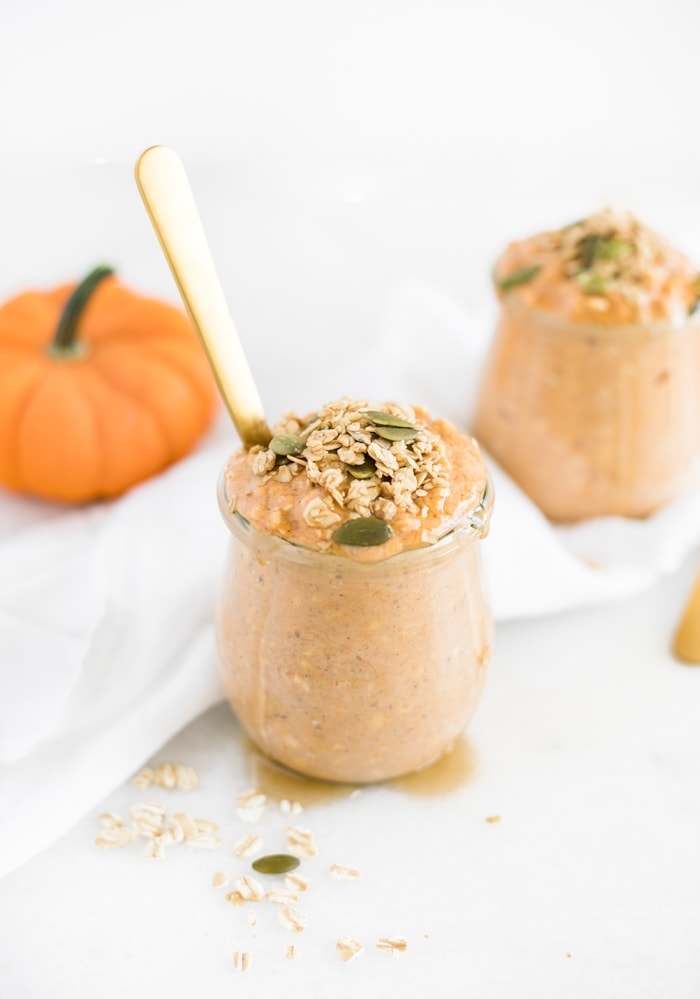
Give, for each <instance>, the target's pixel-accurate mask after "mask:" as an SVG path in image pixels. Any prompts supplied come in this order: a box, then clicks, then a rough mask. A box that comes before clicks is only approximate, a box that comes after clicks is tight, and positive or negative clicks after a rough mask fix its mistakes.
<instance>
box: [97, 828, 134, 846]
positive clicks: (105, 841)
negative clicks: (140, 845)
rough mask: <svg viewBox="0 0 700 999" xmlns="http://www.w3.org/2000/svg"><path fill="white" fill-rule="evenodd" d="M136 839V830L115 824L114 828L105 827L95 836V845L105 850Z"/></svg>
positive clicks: (124, 844)
mask: <svg viewBox="0 0 700 999" xmlns="http://www.w3.org/2000/svg"><path fill="white" fill-rule="evenodd" d="M135 839H136V832H135V830H133V829H127V828H126V826H114V827H113V828H112V829H105V830H103V832H101V833H100V834H99V836H97V837H96V838H95V845H96V846H99V847H102V849H103V850H114V849H116V848H117V847H120V846H126V845H127V843H133V841H134V840H135Z"/></svg>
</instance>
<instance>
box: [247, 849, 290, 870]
mask: <svg viewBox="0 0 700 999" xmlns="http://www.w3.org/2000/svg"><path fill="white" fill-rule="evenodd" d="M298 866H299V858H298V857H292V855H291V854H289V853H269V854H268V855H267V856H266V857H258V859H257V860H254V861H253V864H252V867H253V870H254V871H257V872H258V873H259V874H286V873H287V872H288V871H293V870H294V868H295V867H298Z"/></svg>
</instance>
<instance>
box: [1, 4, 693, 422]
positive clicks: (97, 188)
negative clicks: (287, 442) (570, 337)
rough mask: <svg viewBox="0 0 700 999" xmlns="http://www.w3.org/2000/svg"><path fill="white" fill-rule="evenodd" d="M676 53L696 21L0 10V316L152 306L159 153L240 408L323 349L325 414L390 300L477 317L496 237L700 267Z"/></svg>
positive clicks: (305, 11) (630, 15)
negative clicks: (167, 160) (579, 242)
mask: <svg viewBox="0 0 700 999" xmlns="http://www.w3.org/2000/svg"><path fill="white" fill-rule="evenodd" d="M699 36H700V4H698V3H697V2H696V0H667V2H662V0H589V2H587V3H585V4H580V3H571V2H566V0H564V2H562V0H528V2H527V3H523V2H518V0H494V2H489V3H476V2H467V0H463V2H445V0H353V2H337V0H336V2H333V0H330V2H329V0H315V2H314V0H296V2H285V0H256V2H246V3H243V2H240V0H234V2H230V0H229V2H226V3H224V2H214V0H198V2H197V3H196V4H195V3H192V4H187V3H183V2H181V0H173V2H170V3H162V2H154V0H120V2H118V3H114V2H111V3H109V4H107V3H104V2H99V0H98V2H90V3H88V2H87V0H61V2H51V0H33V2H28V3H23V4H20V3H19V2H18V0H8V2H7V3H6V5H5V14H4V17H3V19H2V30H0V94H1V95H2V100H1V101H0V136H1V137H2V151H3V152H2V157H1V158H0V192H2V193H1V194H0V198H1V199H2V200H1V201H0V206H1V208H0V210H1V220H2V225H1V226H0V293H2V294H9V293H10V292H11V291H16V290H19V289H22V288H24V287H26V286H28V285H40V284H42V283H49V284H50V283H52V282H55V281H61V280H69V279H71V280H72V279H74V278H76V277H77V276H78V275H79V274H81V273H83V272H86V271H87V270H88V269H89V268H91V267H92V266H93V265H94V264H95V263H98V262H101V261H106V262H110V263H113V264H114V265H115V266H116V267H117V268H118V269H119V270H120V272H121V273H122V275H123V276H124V277H125V278H126V279H127V280H129V281H130V282H131V283H132V284H134V285H135V286H136V287H137V288H142V289H143V290H146V291H155V292H158V293H162V294H166V295H168V296H170V297H173V298H175V297H176V296H175V292H174V288H173V285H172V280H171V278H170V275H169V273H168V272H167V268H166V265H165V263H164V261H163V259H162V257H161V254H160V251H159V250H158V248H157V245H156V241H155V238H154V236H153V233H152V232H151V230H150V227H149V224H148V222H147V219H146V216H145V213H144V211H143V208H142V206H141V204H140V201H139V198H138V195H137V193H136V190H135V187H134V184H133V180H132V169H133V164H134V162H135V160H136V158H137V156H138V155H139V153H140V152H141V151H142V150H143V149H144V148H146V147H147V146H149V145H152V144H154V143H162V144H166V145H170V146H172V147H174V148H175V149H176V150H178V151H179V152H180V154H181V156H182V158H183V159H184V161H185V164H186V166H187V168H188V170H189V172H190V175H191V178H192V182H193V185H194V187H195V191H196V195H197V199H198V201H199V203H200V206H201V210H202V213H203V215H204V218H205V223H206V226H207V230H208V232H209V235H210V239H211V242H212V245H213V248H214V253H215V257H216V260H217V262H218V264H219V266H220V268H221V271H222V275H223V278H224V283H225V286H226V290H227V293H228V295H229V298H230V302H231V307H232V311H233V314H234V318H235V319H236V321H237V324H238V326H239V330H240V333H241V335H242V337H243V339H244V342H245V344H246V346H247V349H248V351H249V352H250V354H251V360H252V361H253V364H254V367H255V369H256V375H257V377H258V379H259V380H260V383H261V387H262V390H263V394H264V395H265V392H266V385H267V380H266V369H267V368H269V367H270V366H278V367H283V368H285V369H286V370H288V371H289V373H290V380H291V379H292V378H293V371H294V367H295V365H299V364H300V363H303V360H302V359H303V355H304V353H305V351H307V350H308V344H309V343H314V344H318V343H322V345H323V350H324V352H325V354H326V356H327V358H328V361H329V364H328V379H329V382H330V384H329V386H328V387H329V394H330V395H332V394H333V393H334V391H336V389H338V390H340V391H342V390H343V385H342V370H341V369H342V364H343V358H344V357H345V356H346V355H347V353H348V352H351V351H352V350H353V344H354V343H357V341H358V340H359V341H360V343H366V342H367V341H368V340H371V338H372V336H373V335H374V333H375V331H376V328H377V325H378V323H379V322H380V321H381V316H382V314H383V310H384V308H385V306H386V302H387V299H388V297H389V296H390V294H391V291H392V289H393V288H395V286H396V285H397V284H401V283H402V282H405V281H407V280H409V281H410V280H414V279H420V280H423V281H428V282H430V283H433V284H436V285H437V286H439V287H441V288H443V289H445V290H446V291H448V292H450V293H451V294H452V295H453V296H454V297H455V298H456V299H457V300H458V301H459V302H460V303H462V304H464V305H466V306H467V307H472V306H481V305H482V304H483V303H484V302H488V301H489V300H490V295H489V288H488V273H489V268H490V266H491V264H492V262H493V260H494V258H495V256H496V255H497V254H498V252H499V251H500V250H501V249H502V247H503V245H504V243H505V242H506V241H507V240H508V239H510V238H514V237H516V236H519V235H525V234H528V233H530V232H532V231H536V230H537V229H539V228H544V227H546V226H548V225H553V226H556V225H559V224H564V223H566V222H567V221H569V220H571V219H573V218H577V217H580V216H581V215H582V214H586V213H588V212H589V211H590V210H593V209H595V208H597V207H601V206H603V205H605V204H612V205H615V206H618V207H623V208H624V207H629V208H631V209H633V210H635V211H636V212H637V213H638V214H639V215H640V216H641V217H642V218H644V219H646V220H647V221H649V222H650V223H653V224H655V225H657V227H658V228H660V229H661V230H662V231H664V232H665V233H667V234H668V235H669V236H670V237H671V238H673V239H674V240H675V241H676V242H677V243H678V244H679V245H680V246H682V247H683V248H685V249H686V250H687V251H688V252H689V253H690V254H691V255H693V256H694V257H695V258H696V259H700V185H699V182H698V178H700V129H698V126H697V109H698V93H699V91H700V86H699V84H700V68H699V65H700V64H699V62H698V53H697V39H698V37H699ZM272 345H274V349H271V346H272ZM334 372H338V379H337V383H334V382H333V377H334ZM439 377H440V371H439V370H438V365H437V364H436V365H435V378H439ZM293 399H294V396H293V392H291V393H290V399H289V400H287V399H285V400H284V401H283V402H284V404H285V405H286V404H287V402H288V401H291V400H293ZM265 401H266V402H267V404H268V407H269V408H270V409H273V408H274V406H275V403H276V401H277V400H271V399H266V400H265ZM295 401H297V402H298V400H295Z"/></svg>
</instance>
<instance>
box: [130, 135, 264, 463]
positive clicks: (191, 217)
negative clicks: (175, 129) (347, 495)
mask: <svg viewBox="0 0 700 999" xmlns="http://www.w3.org/2000/svg"><path fill="white" fill-rule="evenodd" d="M135 172H136V183H137V185H138V188H139V191H140V192H141V197H142V198H143V201H144V204H145V206H146V210H147V211H148V214H149V216H150V219H151V222H152V223H153V228H154V229H155V231H156V235H157V236H158V239H159V240H160V245H161V247H162V249H163V253H164V254H165V257H166V259H167V261H168V263H169V264H170V269H171V271H172V272H173V276H174V278H175V281H176V283H177V286H178V288H179V290H180V295H181V296H182V300H183V302H184V304H185V308H186V309H187V312H188V313H189V316H190V318H191V320H192V322H193V324H194V326H195V329H196V330H197V333H198V334H199V337H200V340H201V341H202V345H203V347H204V350H205V352H206V354H207V357H208V359H209V364H210V365H211V368H212V371H213V372H214V377H215V378H216V382H217V384H218V386H219V391H220V393H221V397H222V398H223V400H224V402H225V404H226V407H227V409H228V411H229V413H230V414H231V419H232V420H233V422H234V425H235V427H236V430H237V431H238V434H239V436H240V438H241V441H242V442H243V444H244V446H245V447H248V448H249V447H252V446H253V445H254V444H262V445H263V446H264V445H266V444H268V443H269V441H270V437H271V434H270V428H269V427H268V425H267V421H266V419H265V413H264V410H263V406H262V402H261V400H260V396H259V394H258V390H257V388H256V386H255V382H254V381H253V376H252V374H251V371H250V368H249V366H248V362H247V360H246V357H245V354H244V352H243V347H242V345H241V341H240V339H239V337H238V333H237V332H236V327H235V326H234V323H233V319H232V318H231V314H230V312H229V308H228V305H227V302H226V297H225V295H224V291H223V288H222V287H221V282H220V280H219V276H218V274H217V272H216V267H215V265H214V261H213V258H212V255H211V250H210V249H209V244H208V242H207V237H206V235H205V233H204V229H203V227H202V222H201V219H200V217H199V212H198V210H197V206H196V204H195V200H194V196H193V194H192V188H191V187H190V183H189V181H188V179H187V174H186V173H185V168H184V167H183V165H182V162H181V161H180V159H179V157H178V156H177V154H176V153H174V152H173V150H172V149H168V148H167V147H166V146H151V148H150V149H147V150H146V151H145V152H144V153H142V155H141V156H140V158H139V160H138V162H137V164H136V171H135Z"/></svg>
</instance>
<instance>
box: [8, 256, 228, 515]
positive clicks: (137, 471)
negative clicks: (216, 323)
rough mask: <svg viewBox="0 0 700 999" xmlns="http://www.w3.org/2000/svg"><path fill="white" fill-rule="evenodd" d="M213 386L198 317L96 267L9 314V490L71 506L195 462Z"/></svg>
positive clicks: (28, 296)
mask: <svg viewBox="0 0 700 999" xmlns="http://www.w3.org/2000/svg"><path fill="white" fill-rule="evenodd" d="M216 405H217V395H216V389H215V386H214V380H213V378H212V376H211V373H210V371H209V366H208V363H207V360H206V357H205V354H204V351H203V350H202V348H201V346H200V344H199V341H198V339H197V336H196V334H195V332H194V330H193V329H192V325H191V323H190V321H189V319H188V318H187V317H186V316H185V315H184V313H182V312H181V311H180V310H179V309H177V308H175V307H174V306H171V305H167V304H165V303H163V302H159V301H155V300H154V299H150V298H143V297H141V296H139V295H137V294H135V293H134V292H132V291H130V290H129V289H128V288H126V287H124V285H122V284H120V283H119V282H118V281H117V280H116V278H115V277H114V276H113V272H112V270H111V269H110V268H108V267H97V268H96V269H95V270H94V271H92V272H91V273H90V274H89V275H88V276H87V277H86V278H85V280H84V281H83V282H82V283H81V284H79V285H77V286H66V287H62V288H57V289H55V290H54V291H47V292H41V291H29V292H26V293H25V294H23V295H19V296H17V297H16V298H13V299H11V300H10V301H8V302H6V303H5V305H3V306H2V307H0V484H2V485H4V486H6V487H7V488H9V489H13V490H17V491H19V492H23V493H30V494H33V495H35V496H41V497H43V498H45V499H51V500H62V501H66V502H85V501H88V500H93V499H99V498H106V497H111V496H118V495H119V494H120V493H122V492H124V490H126V489H128V488H129V487H130V486H133V485H134V484H135V483H137V482H140V481H141V480H143V479H146V478H148V477H149V476H151V475H153V474H154V473H156V472H159V471H161V470H162V469H164V468H166V466H168V465H170V464H171V463H172V462H174V461H176V460H177V459H178V458H181V457H183V456H184V455H186V454H187V453H188V452H189V451H190V450H191V449H192V448H193V447H194V445H195V443H196V442H197V440H198V439H199V437H200V436H201V435H202V434H203V432H204V431H205V430H206V428H207V427H208V426H209V425H210V423H211V422H212V419H213V416H214V413H215V411H216Z"/></svg>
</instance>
